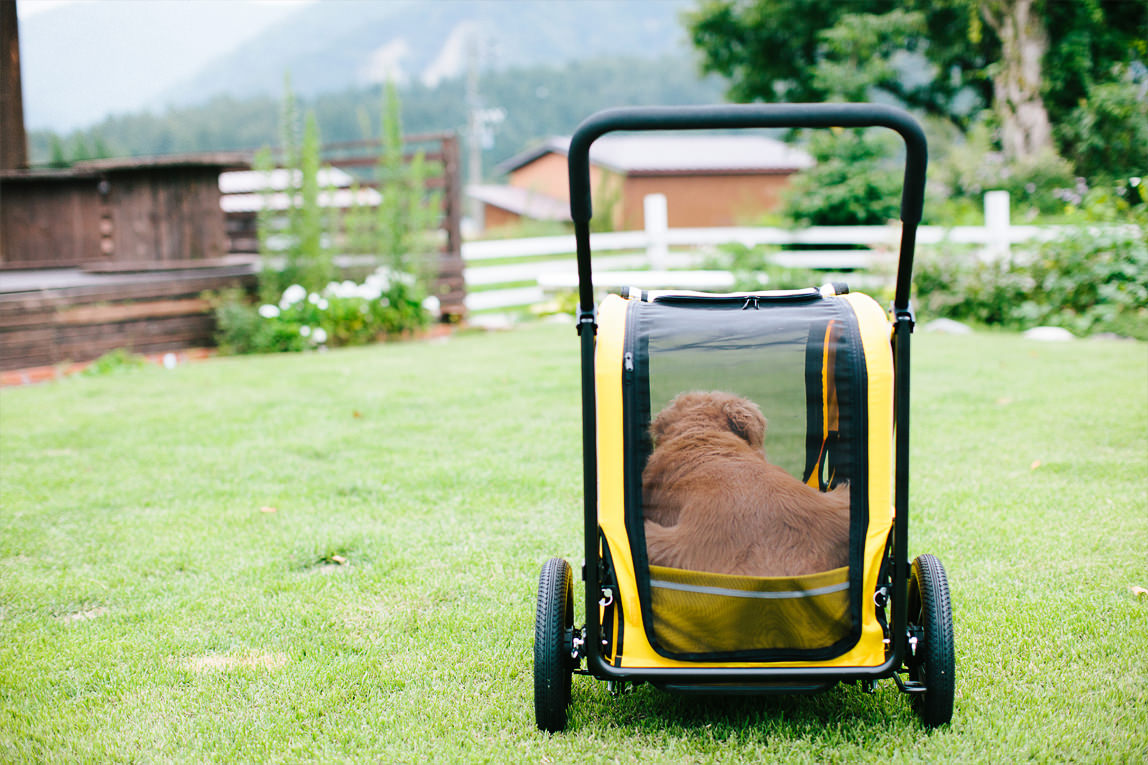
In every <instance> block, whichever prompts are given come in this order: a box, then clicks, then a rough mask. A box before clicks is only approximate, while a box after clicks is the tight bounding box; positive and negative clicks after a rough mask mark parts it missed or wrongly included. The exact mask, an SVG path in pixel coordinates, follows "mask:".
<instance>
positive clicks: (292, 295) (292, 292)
mask: <svg viewBox="0 0 1148 765" xmlns="http://www.w3.org/2000/svg"><path fill="white" fill-rule="evenodd" d="M305 297H307V290H306V289H304V288H303V286H302V285H300V284H292V285H291V286H290V287H288V288H287V289H285V290H283V297H282V298H280V300H279V307H280V308H290V307H291V306H293V305H295V304H296V303H298V302H299V301H300V300H302V299H303V298H305ZM284 304H286V305H284Z"/></svg>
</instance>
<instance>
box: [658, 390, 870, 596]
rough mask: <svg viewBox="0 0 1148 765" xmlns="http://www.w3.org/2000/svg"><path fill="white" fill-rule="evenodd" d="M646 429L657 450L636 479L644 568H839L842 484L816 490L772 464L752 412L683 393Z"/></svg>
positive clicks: (746, 405)
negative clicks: (643, 535)
mask: <svg viewBox="0 0 1148 765" xmlns="http://www.w3.org/2000/svg"><path fill="white" fill-rule="evenodd" d="M738 402H743V403H738ZM733 410H738V411H737V414H736V416H729V417H727V416H726V415H728V414H729V413H730V412H731V411H733ZM715 412H716V413H718V414H715ZM719 414H720V416H719ZM675 418H679V424H678V425H676V426H675V424H674V420H675ZM746 418H748V424H746ZM681 423H684V425H682V424H681ZM730 423H733V424H732V426H731V424H730ZM651 432H652V434H653V435H654V437H655V441H656V447H655V449H654V451H653V453H652V454H651V455H650V459H649V461H648V462H647V465H646V469H645V471H644V472H643V480H642V484H643V507H644V515H645V519H646V523H645V531H646V550H647V554H648V558H649V562H650V563H651V564H654V565H663V566H671V567H674V568H682V569H690V570H695V571H710V572H714V573H721V574H736V575H745V576H798V575H803V574H809V573H815V572H818V571H827V570H830V569H834V568H838V567H840V566H844V565H846V563H847V558H848V547H849V489H848V487H847V486H840V487H838V488H837V489H835V490H833V491H831V492H827V493H822V492H820V491H818V490H817V489H814V488H813V487H811V486H808V485H806V484H804V483H802V482H801V481H799V480H798V479H796V478H794V477H793V476H791V475H790V474H789V473H787V472H785V470H783V469H782V468H780V467H777V466H776V465H772V464H770V463H769V462H768V461H767V460H766V457H765V453H764V452H763V451H762V449H761V445H762V438H763V436H764V432H765V418H764V417H763V416H762V415H761V412H760V410H758V408H757V407H756V405H753V404H752V403H751V402H748V401H746V400H745V399H739V398H738V397H734V396H732V395H731V394H720V393H717V394H708V393H690V394H684V396H679V397H678V398H677V399H675V400H674V401H673V402H671V404H670V405H669V406H667V407H666V409H665V410H663V412H662V413H661V414H659V416H658V418H656V419H655V423H654V426H653V427H652V428H651Z"/></svg>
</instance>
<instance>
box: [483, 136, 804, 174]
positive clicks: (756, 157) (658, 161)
mask: <svg viewBox="0 0 1148 765" xmlns="http://www.w3.org/2000/svg"><path fill="white" fill-rule="evenodd" d="M569 149H570V139H569V138H551V139H550V140H548V141H547V142H546V143H545V144H543V145H542V146H539V147H537V148H535V149H532V150H531V151H526V152H523V153H521V154H518V155H516V156H514V157H511V158H510V159H508V160H506V161H505V162H503V163H502V164H500V165H499V166H498V169H499V170H500V171H502V172H506V173H511V172H514V171H515V170H518V169H519V168H521V167H524V166H526V165H528V164H530V163H531V162H534V161H535V160H537V159H539V158H541V157H543V156H545V155H546V154H551V153H554V154H561V155H563V156H565V155H566V153H567V152H568V151H569ZM590 161H591V162H592V163H594V164H596V165H599V166H603V167H608V168H610V169H612V170H617V171H619V172H623V173H627V174H630V175H672V174H695V173H793V172H797V171H798V170H804V169H806V168H808V167H812V166H813V158H812V157H810V156H809V154H807V153H806V152H805V151H803V150H802V149H799V148H797V147H795V146H790V145H789V144H786V143H783V142H781V141H778V140H775V139H773V138H769V137H767V136H763V135H752V134H740V135H728V134H708V133H690V134H682V133H641V134H612V135H606V136H603V137H602V138H599V139H598V140H597V141H595V142H594V143H593V145H592V146H591V147H590Z"/></svg>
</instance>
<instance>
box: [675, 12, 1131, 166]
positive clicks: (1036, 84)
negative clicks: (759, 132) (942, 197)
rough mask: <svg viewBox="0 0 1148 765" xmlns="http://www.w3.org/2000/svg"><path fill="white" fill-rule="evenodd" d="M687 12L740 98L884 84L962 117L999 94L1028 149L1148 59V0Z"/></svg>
mask: <svg viewBox="0 0 1148 765" xmlns="http://www.w3.org/2000/svg"><path fill="white" fill-rule="evenodd" d="M686 24H687V27H688V29H689V32H690V35H691V37H692V39H693V42H694V44H695V46H696V47H697V48H699V49H700V51H701V52H702V57H703V58H702V66H703V68H704V70H705V71H708V72H716V73H718V74H721V75H723V76H725V77H726V78H728V79H729V81H730V89H729V95H730V97H731V98H733V99H735V100H739V101H783V100H785V101H823V100H830V99H834V98H856V97H857V96H858V94H859V93H860V92H866V93H868V94H872V93H874V92H878V93H885V94H887V95H890V96H893V97H895V98H897V99H899V100H900V101H902V102H903V103H905V104H906V105H908V106H910V107H913V108H918V109H921V110H924V111H925V112H927V113H931V114H935V115H940V116H943V117H945V118H947V119H949V120H951V121H952V122H954V123H955V124H956V125H958V126H959V127H961V128H962V129H968V127H969V125H970V123H971V121H972V120H973V118H974V117H975V115H976V112H977V111H978V110H979V108H981V107H985V106H991V107H992V108H993V113H994V115H995V118H996V120H997V123H998V125H999V127H1000V134H1001V148H1002V149H1003V150H1004V151H1005V154H1006V156H1008V157H1009V159H1012V160H1020V161H1025V160H1031V159H1032V158H1033V157H1035V156H1037V155H1039V154H1041V153H1042V152H1046V151H1050V150H1051V149H1052V148H1053V137H1054V135H1055V130H1054V126H1056V125H1058V124H1060V123H1062V122H1064V121H1066V120H1067V119H1069V115H1070V114H1071V112H1072V110H1073V109H1075V108H1077V107H1078V106H1079V105H1080V103H1081V102H1082V101H1087V99H1088V98H1089V96H1090V93H1091V92H1092V91H1093V89H1094V88H1095V87H1097V86H1098V85H1100V84H1103V83H1108V82H1111V81H1112V80H1113V78H1114V77H1116V76H1117V75H1116V73H1115V71H1116V69H1117V68H1118V66H1119V65H1120V64H1129V63H1131V62H1133V61H1145V60H1148V55H1146V54H1148V43H1146V39H1148V0H1073V1H1072V2H1058V1H1057V0H854V1H853V2H848V3H842V2H839V1H836V0H703V1H702V3H701V4H700V5H699V6H698V8H697V9H696V10H694V11H693V12H691V13H689V14H687V16H686ZM904 53H909V54H910V55H909V56H908V57H906V56H905V55H904ZM912 54H916V55H915V56H914V55H912ZM898 56H899V58H898ZM834 74H836V75H837V76H833V75H834Z"/></svg>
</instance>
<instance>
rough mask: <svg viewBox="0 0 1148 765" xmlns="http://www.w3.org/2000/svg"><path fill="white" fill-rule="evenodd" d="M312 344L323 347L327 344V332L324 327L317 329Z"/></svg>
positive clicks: (312, 335)
mask: <svg viewBox="0 0 1148 765" xmlns="http://www.w3.org/2000/svg"><path fill="white" fill-rule="evenodd" d="M311 342H313V343H317V344H319V345H322V344H323V343H325V342H327V330H325V329H323V328H322V327H316V328H315V331H314V332H313V333H311Z"/></svg>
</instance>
